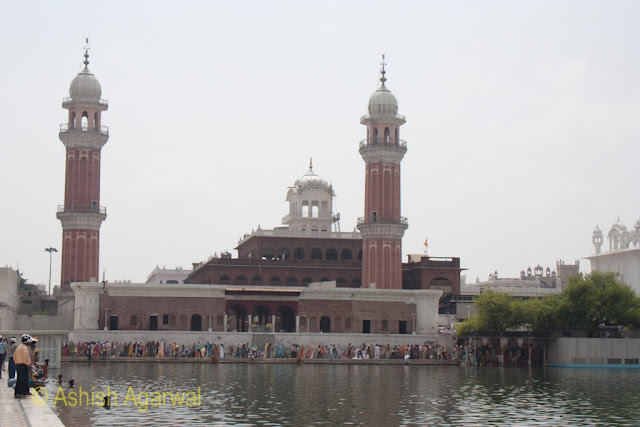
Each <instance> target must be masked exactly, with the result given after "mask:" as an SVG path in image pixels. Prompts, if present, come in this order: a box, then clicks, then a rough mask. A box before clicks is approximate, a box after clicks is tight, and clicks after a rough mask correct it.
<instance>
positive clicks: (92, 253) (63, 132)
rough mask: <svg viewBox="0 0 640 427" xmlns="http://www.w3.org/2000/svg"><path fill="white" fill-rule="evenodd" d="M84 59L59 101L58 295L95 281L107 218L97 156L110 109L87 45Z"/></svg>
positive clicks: (104, 137) (104, 133) (105, 135)
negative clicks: (62, 113) (63, 115)
mask: <svg viewBox="0 0 640 427" xmlns="http://www.w3.org/2000/svg"><path fill="white" fill-rule="evenodd" d="M87 42H88V40H87ZM84 57H85V60H84V69H83V70H82V71H80V72H79V73H78V75H77V76H76V77H75V78H74V79H73V81H72V82H71V86H70V87H69V95H70V97H69V98H65V99H64V100H63V101H62V107H63V108H65V109H67V110H69V118H68V120H67V123H66V124H62V125H60V140H61V141H62V143H63V144H64V146H65V147H66V149H67V156H66V159H67V160H66V161H67V166H66V172H65V189H64V205H61V206H58V213H57V215H56V216H57V217H58V219H59V220H60V222H61V223H62V277H61V289H62V290H69V289H70V284H71V283H72V282H97V281H98V280H99V272H100V269H99V266H98V261H99V253H100V225H101V224H102V221H104V220H105V219H106V218H107V212H106V209H105V208H104V207H102V206H100V152H101V150H102V147H103V146H104V144H106V142H107V140H108V139H109V129H108V128H107V127H105V126H102V125H101V114H102V112H103V111H105V110H107V108H108V105H107V102H106V101H104V100H103V99H101V98H100V97H101V95H102V88H101V87H100V83H99V82H98V79H96V77H95V76H94V75H93V74H92V73H91V72H90V71H89V68H88V65H89V48H88V46H87V47H85V52H84Z"/></svg>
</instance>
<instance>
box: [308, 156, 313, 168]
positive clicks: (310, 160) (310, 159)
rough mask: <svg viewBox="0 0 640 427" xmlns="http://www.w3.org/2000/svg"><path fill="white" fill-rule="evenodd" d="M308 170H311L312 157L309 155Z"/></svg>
mask: <svg viewBox="0 0 640 427" xmlns="http://www.w3.org/2000/svg"><path fill="white" fill-rule="evenodd" d="M309 170H313V157H309Z"/></svg>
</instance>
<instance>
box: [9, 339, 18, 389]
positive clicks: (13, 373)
mask: <svg viewBox="0 0 640 427" xmlns="http://www.w3.org/2000/svg"><path fill="white" fill-rule="evenodd" d="M16 348H18V344H16V339H15V337H12V338H11V339H10V340H9V348H7V358H8V359H9V379H10V380H12V379H13V378H15V376H16V365H15V363H14V362H13V354H14V353H15V352H16Z"/></svg>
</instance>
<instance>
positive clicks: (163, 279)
mask: <svg viewBox="0 0 640 427" xmlns="http://www.w3.org/2000/svg"><path fill="white" fill-rule="evenodd" d="M191 273H192V270H185V269H183V268H182V267H176V268H164V267H163V268H160V267H158V266H156V268H154V269H153V271H152V272H151V273H150V274H149V277H147V281H146V282H145V283H155V284H163V283H166V284H169V285H182V284H184V279H186V278H187V276H189V274H191Z"/></svg>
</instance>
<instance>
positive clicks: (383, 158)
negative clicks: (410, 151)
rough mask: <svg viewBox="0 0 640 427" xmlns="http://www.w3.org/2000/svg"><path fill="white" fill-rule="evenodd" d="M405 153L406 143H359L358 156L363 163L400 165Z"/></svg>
mask: <svg viewBox="0 0 640 427" xmlns="http://www.w3.org/2000/svg"><path fill="white" fill-rule="evenodd" d="M406 152H407V143H406V142H404V141H402V142H400V143H398V144H383V143H381V144H366V143H365V144H363V143H362V142H361V143H360V155H361V156H362V159H363V160H364V161H365V163H395V164H400V162H401V161H402V158H403V157H404V155H405V153H406Z"/></svg>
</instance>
